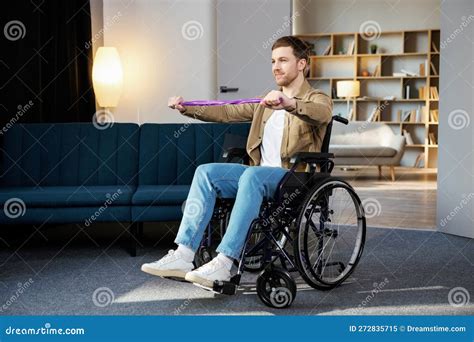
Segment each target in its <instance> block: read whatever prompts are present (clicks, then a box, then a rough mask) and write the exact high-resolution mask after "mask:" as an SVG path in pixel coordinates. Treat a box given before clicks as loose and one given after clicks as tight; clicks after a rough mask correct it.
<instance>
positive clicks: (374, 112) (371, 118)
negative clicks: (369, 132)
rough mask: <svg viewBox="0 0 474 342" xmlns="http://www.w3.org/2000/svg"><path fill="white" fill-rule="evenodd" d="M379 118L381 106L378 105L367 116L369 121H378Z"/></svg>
mask: <svg viewBox="0 0 474 342" xmlns="http://www.w3.org/2000/svg"><path fill="white" fill-rule="evenodd" d="M379 118H380V108H379V107H378V106H377V107H375V108H374V109H373V110H372V112H371V113H370V115H369V117H368V118H367V122H375V121H378V120H379Z"/></svg>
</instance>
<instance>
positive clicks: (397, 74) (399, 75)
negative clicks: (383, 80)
mask: <svg viewBox="0 0 474 342" xmlns="http://www.w3.org/2000/svg"><path fill="white" fill-rule="evenodd" d="M392 76H393V77H405V76H408V75H407V74H405V73H404V72H394V73H392Z"/></svg>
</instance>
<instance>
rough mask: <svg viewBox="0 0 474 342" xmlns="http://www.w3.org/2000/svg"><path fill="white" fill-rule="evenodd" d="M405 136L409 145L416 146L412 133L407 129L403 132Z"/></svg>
mask: <svg viewBox="0 0 474 342" xmlns="http://www.w3.org/2000/svg"><path fill="white" fill-rule="evenodd" d="M403 136H404V137H405V139H406V141H407V145H414V142H413V138H412V137H411V134H410V132H408V131H407V130H406V129H404V130H403Z"/></svg>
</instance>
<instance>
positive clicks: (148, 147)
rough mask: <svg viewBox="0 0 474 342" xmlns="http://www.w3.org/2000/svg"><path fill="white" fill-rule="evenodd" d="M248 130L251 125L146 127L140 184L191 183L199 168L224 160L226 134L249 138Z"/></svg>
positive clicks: (142, 140) (202, 124) (159, 125)
mask: <svg viewBox="0 0 474 342" xmlns="http://www.w3.org/2000/svg"><path fill="white" fill-rule="evenodd" d="M249 129H250V124H248V123H232V124H226V123H224V124H222V123H195V124H194V123H193V124H144V125H142V126H141V129H140V165H139V170H140V175H139V184H141V185H167V184H174V185H186V184H191V181H192V179H193V175H194V171H195V170H196V167H197V166H198V165H201V164H205V163H213V162H221V161H222V160H221V155H222V152H223V144H224V139H225V136H226V134H232V135H237V136H242V137H247V136H248V132H249Z"/></svg>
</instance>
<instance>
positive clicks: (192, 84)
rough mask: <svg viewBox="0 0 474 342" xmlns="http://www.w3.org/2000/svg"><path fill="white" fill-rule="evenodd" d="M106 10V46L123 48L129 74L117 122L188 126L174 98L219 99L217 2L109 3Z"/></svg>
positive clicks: (153, 0)
mask: <svg viewBox="0 0 474 342" xmlns="http://www.w3.org/2000/svg"><path fill="white" fill-rule="evenodd" d="M103 8H104V9H103V15H104V28H105V32H104V45H105V46H115V47H117V49H118V51H119V53H120V56H121V60H122V65H123V69H124V91H123V94H122V97H121V99H120V103H119V105H118V107H117V108H116V109H115V110H114V117H115V120H116V121H122V122H127V121H129V122H130V121H131V122H139V123H145V122H186V121H188V119H187V118H185V117H183V116H182V115H180V114H179V113H178V112H177V111H173V110H171V109H168V108H167V107H166V104H167V100H168V97H170V96H173V95H181V96H183V97H184V98H185V99H208V98H216V93H215V92H216V60H215V54H214V53H213V51H215V49H216V46H215V45H216V37H215V34H216V29H215V25H216V23H215V0H198V1H196V0H173V1H171V0H134V1H131V0H123V1H120V0H103ZM114 17H115V18H117V17H118V20H112V19H111V18H114ZM105 18H109V25H107V20H106V19H105ZM186 23H188V25H187V26H185V24H186ZM183 27H184V28H186V27H188V29H189V30H188V31H187V33H186V31H185V33H182V30H183ZM201 28H202V29H201ZM195 34H196V36H195ZM195 37H197V39H193V38H195Z"/></svg>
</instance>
